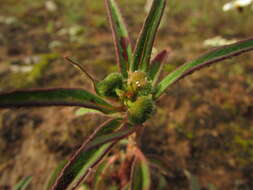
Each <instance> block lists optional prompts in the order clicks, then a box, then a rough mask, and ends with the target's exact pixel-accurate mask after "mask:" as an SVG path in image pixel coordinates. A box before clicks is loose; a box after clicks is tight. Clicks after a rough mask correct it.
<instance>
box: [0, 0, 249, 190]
mask: <svg viewBox="0 0 253 190" xmlns="http://www.w3.org/2000/svg"><path fill="white" fill-rule="evenodd" d="M117 2H118V4H119V6H120V7H121V10H122V12H123V15H124V18H125V21H126V23H127V25H128V26H129V27H128V28H129V31H130V34H131V37H132V42H135V41H136V38H137V36H138V32H139V31H140V29H141V26H142V23H143V21H144V19H145V16H146V13H147V9H148V6H147V5H146V3H147V2H146V0H131V1H129V0H120V1H119V0H118V1H117ZM228 2H229V1H228V0H202V1H199V0H188V1H185V0H169V1H168V3H167V8H166V11H165V15H164V17H163V21H162V24H161V27H160V29H159V33H158V36H157V38H156V42H155V47H156V51H160V50H162V49H164V48H169V49H171V54H170V56H169V57H168V60H167V62H166V64H165V67H164V69H163V75H165V74H167V73H168V72H170V71H172V70H174V69H175V68H176V67H178V66H179V65H181V64H183V63H184V62H186V61H187V60H188V61H189V60H192V59H194V58H196V57H198V56H199V55H200V54H202V53H204V52H206V51H207V50H209V49H212V48H215V47H218V46H220V45H224V44H229V43H231V42H234V41H237V40H242V39H246V38H249V37H252V36H253V33H252V31H253V22H252V20H253V7H252V5H248V6H246V7H240V8H238V7H237V8H231V9H229V10H227V9H226V8H224V7H223V6H224V4H226V3H228ZM145 5H146V6H145ZM66 55H68V56H70V57H72V58H73V59H74V60H76V61H78V62H79V63H80V64H82V65H84V66H85V68H86V69H87V70H88V72H89V73H91V74H92V75H93V76H95V78H97V79H103V77H104V76H106V75H107V74H108V73H109V72H112V71H117V65H116V64H115V56H114V49H113V42H112V37H111V32H110V28H109V24H108V21H107V16H106V10H105V6H104V1H103V0H99V1H90V0H75V1H71V0H47V1H46V0H36V1H34V0H0V92H3V91H8V90H13V89H18V88H38V87H43V88H45V87H79V88H80V87H81V88H85V89H88V90H91V89H92V86H91V84H90V83H89V81H88V79H87V78H86V77H85V76H83V75H82V74H81V73H80V71H78V70H77V69H76V68H74V67H73V66H71V65H70V64H69V63H67V62H65V61H64V59H63V56H66ZM252 74H253V54H252V53H248V54H245V55H243V56H240V57H238V58H233V59H230V60H228V61H223V62H222V63H218V64H216V65H214V66H212V67H210V68H206V69H203V70H201V71H199V72H196V73H194V74H193V75H191V76H189V77H187V78H186V79H183V80H181V81H180V82H179V83H177V84H175V85H173V86H172V87H171V88H170V89H168V91H167V93H166V95H165V96H163V97H162V98H161V99H160V101H159V102H158V107H159V108H158V109H157V112H156V114H155V115H154V117H153V118H152V119H151V120H149V121H148V122H147V127H146V131H145V135H144V136H143V137H144V138H143V147H142V148H143V150H144V152H145V153H146V154H147V155H150V156H155V157H160V158H161V160H163V164H164V168H166V175H165V176H164V181H163V185H162V186H159V187H154V188H153V189H158V190H160V189H164V190H167V189H170V190H188V189H189V180H188V178H187V175H186V174H185V173H186V172H185V171H187V172H189V173H191V174H192V175H194V176H196V177H197V178H198V180H199V183H200V184H201V186H203V187H207V186H208V185H209V184H213V185H215V186H216V187H217V188H218V189H222V190H231V189H233V190H234V189H235V190H239V189H240V190H251V189H253V96H252V95H253V77H252ZM76 110H77V108H66V107H62V108H60V107H57V108H33V109H6V110H0V189H1V190H2V189H3V190H9V189H11V187H13V185H14V184H16V183H17V182H18V181H19V180H20V179H21V178H22V177H24V176H28V175H32V176H33V181H32V184H31V187H30V189H42V186H43V183H44V182H45V179H46V178H47V177H48V176H49V174H50V173H51V171H52V170H53V169H54V168H55V167H56V165H57V163H58V162H59V161H61V160H63V159H65V158H67V157H68V156H69V155H71V153H73V151H75V150H76V149H77V148H78V147H79V146H80V144H81V143H82V142H83V140H84V139H85V137H86V136H87V135H88V134H90V133H91V131H92V130H93V129H94V127H96V126H97V125H98V124H99V123H101V122H102V121H103V120H104V118H103V117H101V116H99V115H97V114H86V115H82V116H80V115H78V114H76ZM114 183H117V181H113V180H111V183H110V184H114ZM104 189H110V185H108V187H104Z"/></svg>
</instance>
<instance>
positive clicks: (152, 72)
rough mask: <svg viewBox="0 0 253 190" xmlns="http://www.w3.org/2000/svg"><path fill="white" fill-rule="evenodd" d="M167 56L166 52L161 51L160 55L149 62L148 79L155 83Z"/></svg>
mask: <svg viewBox="0 0 253 190" xmlns="http://www.w3.org/2000/svg"><path fill="white" fill-rule="evenodd" d="M167 55H168V50H163V51H161V52H160V53H158V54H157V55H156V56H155V58H154V59H153V60H152V61H151V64H150V69H149V73H148V74H149V78H150V80H152V81H154V82H155V81H156V80H157V78H158V76H159V73H160V71H161V68H162V63H163V61H164V59H165V58H166V56H167Z"/></svg>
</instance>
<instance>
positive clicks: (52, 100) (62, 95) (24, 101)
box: [0, 88, 115, 113]
mask: <svg viewBox="0 0 253 190" xmlns="http://www.w3.org/2000/svg"><path fill="white" fill-rule="evenodd" d="M35 106H80V107H87V108H92V109H96V110H99V111H101V112H104V113H113V112H115V110H113V109H114V108H113V107H112V106H111V105H110V104H109V103H107V102H105V101H104V100H103V99H101V98H100V97H98V96H96V95H93V94H91V93H90V92H87V91H85V90H83V89H64V88H51V89H34V90H19V91H13V92H8V93H3V94H0V108H1V107H2V108H6V107H35Z"/></svg>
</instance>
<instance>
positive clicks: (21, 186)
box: [13, 176, 32, 190]
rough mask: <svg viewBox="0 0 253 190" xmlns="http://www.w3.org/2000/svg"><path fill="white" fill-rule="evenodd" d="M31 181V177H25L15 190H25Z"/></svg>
mask: <svg viewBox="0 0 253 190" xmlns="http://www.w3.org/2000/svg"><path fill="white" fill-rule="evenodd" d="M31 181H32V177H31V176H28V177H25V178H23V179H22V180H21V181H20V182H19V183H18V184H17V185H15V187H14V189H13V190H25V189H26V188H27V187H28V185H29V184H30V182H31Z"/></svg>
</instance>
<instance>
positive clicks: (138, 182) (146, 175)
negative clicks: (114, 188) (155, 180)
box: [131, 149, 151, 190]
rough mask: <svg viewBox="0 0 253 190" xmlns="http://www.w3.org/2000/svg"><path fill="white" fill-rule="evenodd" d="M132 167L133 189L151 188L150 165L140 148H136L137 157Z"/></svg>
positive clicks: (143, 189)
mask: <svg viewBox="0 0 253 190" xmlns="http://www.w3.org/2000/svg"><path fill="white" fill-rule="evenodd" d="M132 167H133V168H132V173H131V190H149V189H150V187H151V174H150V170H149V165H148V161H147V159H146V158H145V156H144V155H143V154H142V152H141V151H140V150H137V149H136V157H135V161H134V163H133V166H132Z"/></svg>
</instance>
